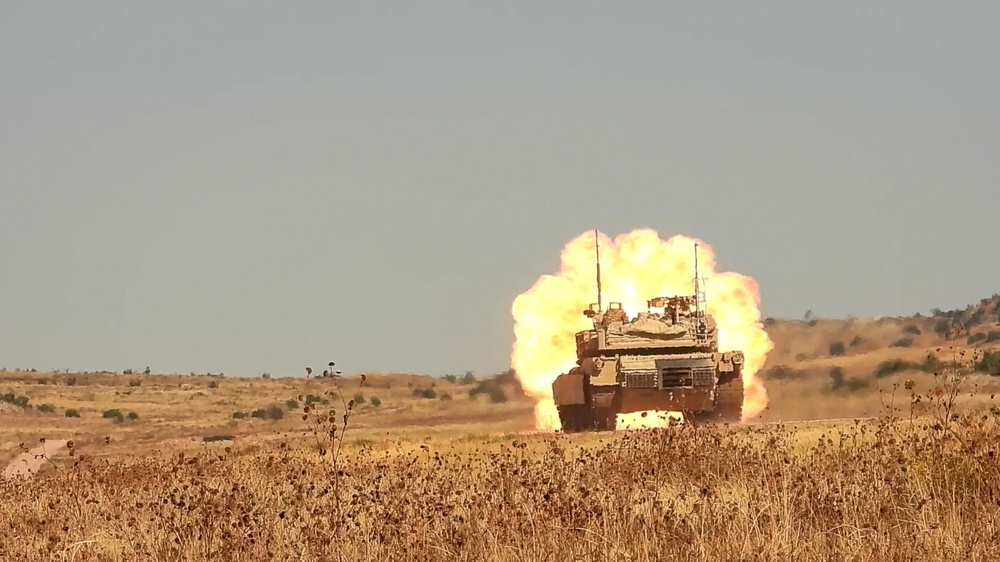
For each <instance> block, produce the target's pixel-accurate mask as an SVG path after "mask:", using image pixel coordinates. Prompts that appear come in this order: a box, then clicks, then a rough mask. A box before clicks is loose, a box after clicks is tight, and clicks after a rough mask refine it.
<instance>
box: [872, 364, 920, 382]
mask: <svg viewBox="0 0 1000 562" xmlns="http://www.w3.org/2000/svg"><path fill="white" fill-rule="evenodd" d="M912 370H920V371H922V370H924V365H921V364H919V363H914V362H913V361H907V360H905V359H886V360H885V361H882V362H881V363H879V364H878V367H876V368H875V376H876V377H877V378H883V377H888V376H889V375H894V374H896V373H902V372H903V371H912Z"/></svg>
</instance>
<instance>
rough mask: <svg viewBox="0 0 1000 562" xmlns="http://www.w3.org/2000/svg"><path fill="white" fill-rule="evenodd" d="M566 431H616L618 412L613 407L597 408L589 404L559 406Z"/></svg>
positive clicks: (561, 420) (560, 418) (563, 427)
mask: <svg viewBox="0 0 1000 562" xmlns="http://www.w3.org/2000/svg"><path fill="white" fill-rule="evenodd" d="M557 410H558V411H559V421H560V422H561V423H562V430H563V432H564V433H577V432H580V431H614V430H615V427H616V425H617V423H618V416H617V413H616V412H615V411H614V410H613V409H611V408H595V407H592V406H591V405H589V404H572V405H567V406H559V407H557Z"/></svg>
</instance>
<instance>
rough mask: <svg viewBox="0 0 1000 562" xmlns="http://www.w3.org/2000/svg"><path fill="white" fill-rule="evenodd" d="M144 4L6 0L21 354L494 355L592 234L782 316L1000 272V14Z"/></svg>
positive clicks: (1, 137) (504, 353) (262, 365)
mask: <svg viewBox="0 0 1000 562" xmlns="http://www.w3.org/2000/svg"><path fill="white" fill-rule="evenodd" d="M140 4H143V5H142V6H140ZM149 4H151V3H140V2H119V3H110V2H93V3H90V2H88V3H83V2H59V3H57V2H46V3H42V2H8V3H6V4H5V5H4V6H3V10H2V15H0V210H2V213H3V214H2V219H0V236H2V239H3V245H2V247H0V263H2V266H3V273H2V275H0V366H6V367H8V368H12V367H16V366H21V367H28V366H32V367H36V368H39V369H49V368H71V369H83V370H94V369H109V370H116V369H117V370H121V369H125V368H129V367H131V368H135V369H142V368H144V367H145V366H146V365H149V366H150V367H151V368H152V369H153V370H154V371H157V372H162V371H176V372H189V371H198V372H205V371H211V372H219V371H225V372H226V373H234V374H235V373H243V374H259V373H260V372H262V371H269V372H271V373H273V374H275V375H283V374H296V375H298V374H300V373H301V372H302V367H303V366H304V365H306V364H311V365H313V366H314V367H319V366H321V365H322V364H323V363H325V362H326V361H328V360H330V359H333V360H335V361H338V365H341V366H342V367H343V369H344V370H345V371H347V372H356V371H359V370H396V371H408V372H428V373H433V374H443V373H448V372H458V373H461V372H464V371H465V370H467V369H474V370H476V371H480V372H496V371H498V370H501V369H505V368H507V366H508V360H509V353H510V345H511V342H512V340H513V333H512V326H513V321H512V318H511V314H510V306H511V302H512V301H513V299H514V297H515V296H517V295H518V294H519V293H521V292H523V291H525V290H526V289H528V288H529V287H530V286H531V284H532V283H533V282H534V280H535V279H536V278H537V277H538V276H539V275H541V274H544V273H550V272H553V271H554V269H555V268H556V267H557V265H558V261H559V250H560V249H561V247H562V246H563V245H564V244H565V243H566V242H567V241H569V240H570V239H571V238H573V237H574V236H576V235H578V234H580V233H582V232H584V231H587V230H588V229H592V228H599V229H601V230H602V231H604V232H606V233H608V234H611V235H615V234H620V233H622V232H626V231H628V230H630V229H632V228H636V227H651V228H654V229H656V230H657V231H659V232H660V234H661V235H662V236H664V237H667V236H669V235H672V234H676V233H684V234H688V235H693V236H698V237H700V238H703V239H704V240H706V241H707V242H708V243H709V244H711V245H712V246H713V247H714V249H715V251H716V253H717V255H718V261H719V268H720V269H723V270H735V271H739V272H741V273H744V274H747V275H750V276H752V277H754V278H755V279H757V280H758V281H759V283H760V285H761V292H762V300H763V303H762V307H763V310H764V314H765V315H775V316H794V317H801V315H802V314H803V313H804V312H805V311H806V310H807V309H810V308H811V309H813V310H814V311H815V312H816V313H817V314H819V315H831V316H845V315H848V314H854V315H859V316H869V315H882V314H889V315H894V314H909V313H913V312H918V311H921V312H926V311H928V310H929V309H931V308H933V307H940V308H956V307H959V306H964V305H965V304H967V303H969V302H973V301H976V300H978V299H979V298H981V297H985V296H988V295H990V294H992V293H994V292H997V291H998V290H1000V283H998V281H1000V260H998V259H997V250H996V248H995V245H996V244H995V241H996V239H997V233H998V222H1000V221H998V218H1000V214H998V210H1000V191H998V189H1000V150H998V149H1000V105H998V100H1000V65H998V62H997V55H998V53H1000V34H998V33H997V32H996V27H995V26H996V22H997V21H998V19H1000V4H998V3H996V2H955V3H944V2H917V1H912V0H909V1H905V2H904V1H900V2H878V3H875V2H870V1H867V2H846V1H842V2H827V3H824V6H823V7H818V6H817V4H818V3H807V2H782V3H777V2H770V3H765V2H753V3H749V2H731V3H725V4H723V3H715V2H712V3H709V2H698V3H694V2H683V3H681V2H676V3H674V2H671V3H668V2H663V1H659V2H642V3H640V2H600V3H598V2H584V1H580V0H575V1H572V2H551V1H550V2H504V3H496V2H494V3H490V4H491V5H492V6H493V7H491V8H478V9H477V8H469V7H467V4H471V3H464V2H463V3H460V2H453V3H451V2H449V3H444V2H419V3H418V2H398V3H391V4H390V3H388V2H381V3H374V2H373V3H371V4H368V3H365V2H352V3H340V2H296V3H292V2H266V3H265V2H249V1H244V2H233V3H228V4H227V5H226V6H223V3H221V2H214V3H209V2H179V1H176V2H161V3H158V5H156V6H150V5H149ZM376 4H377V5H378V6H383V7H377V6H376ZM480 4H481V5H484V6H485V5H486V4H487V3H485V2H483V3H480Z"/></svg>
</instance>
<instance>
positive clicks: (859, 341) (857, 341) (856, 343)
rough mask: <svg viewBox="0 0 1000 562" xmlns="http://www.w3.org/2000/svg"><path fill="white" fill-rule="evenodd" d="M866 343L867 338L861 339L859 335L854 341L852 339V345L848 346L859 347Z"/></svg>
mask: <svg viewBox="0 0 1000 562" xmlns="http://www.w3.org/2000/svg"><path fill="white" fill-rule="evenodd" d="M864 341H865V338H863V337H861V336H860V335H857V336H854V338H853V339H851V343H850V344H848V345H850V346H851V347H857V346H859V345H861V344H862V342H864Z"/></svg>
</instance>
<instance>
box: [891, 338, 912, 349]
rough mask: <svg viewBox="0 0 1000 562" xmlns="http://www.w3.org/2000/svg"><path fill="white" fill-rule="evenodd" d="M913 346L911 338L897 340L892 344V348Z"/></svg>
mask: <svg viewBox="0 0 1000 562" xmlns="http://www.w3.org/2000/svg"><path fill="white" fill-rule="evenodd" d="M912 345H913V338H899V339H898V340H896V341H894V342H892V347H910V346H912Z"/></svg>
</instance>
